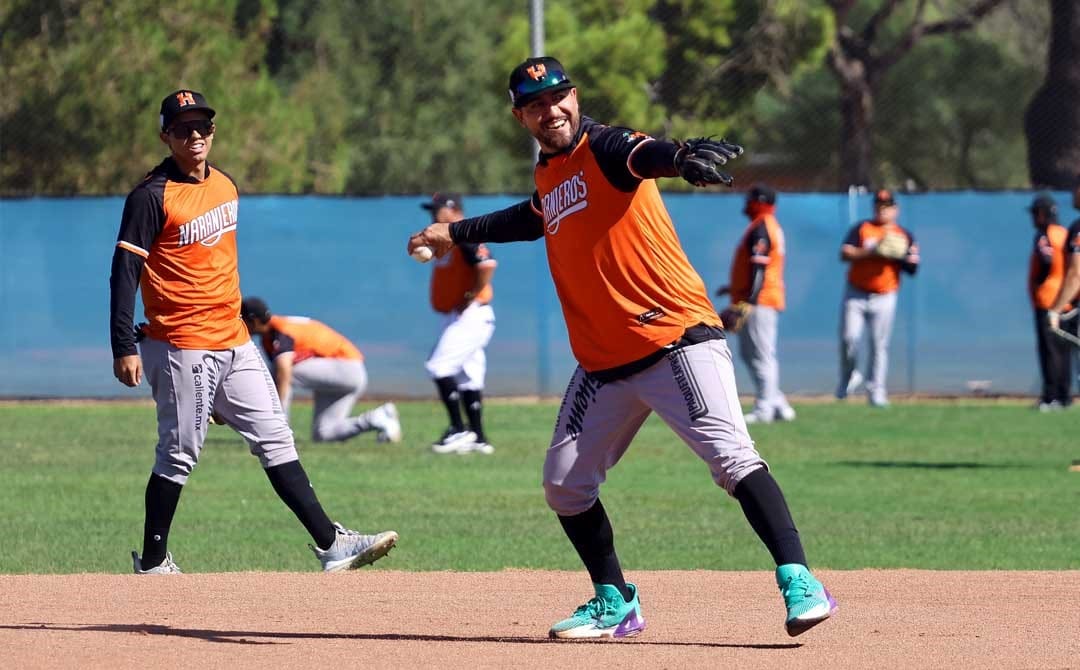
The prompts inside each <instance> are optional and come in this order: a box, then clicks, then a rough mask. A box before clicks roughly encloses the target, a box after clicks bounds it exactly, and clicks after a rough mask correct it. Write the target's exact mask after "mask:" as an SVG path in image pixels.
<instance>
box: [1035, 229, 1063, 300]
mask: <svg viewBox="0 0 1080 670" xmlns="http://www.w3.org/2000/svg"><path fill="white" fill-rule="evenodd" d="M1068 237H1069V233H1068V231H1067V230H1065V227H1064V226H1061V225H1058V224H1056V223H1051V224H1050V225H1048V226H1047V227H1046V229H1045V230H1040V231H1038V232H1037V233H1036V234H1035V248H1034V249H1033V250H1032V252H1031V264H1030V267H1029V269H1028V293H1029V294H1030V295H1031V304H1032V305H1033V306H1034V307H1035V308H1037V309H1049V308H1050V307H1052V306H1053V304H1054V301H1055V300H1057V297H1058V293H1060V292H1061V285H1062V283H1064V281H1065V270H1066V268H1067V267H1068V265H1067V263H1066V261H1067V260H1068V256H1067V254H1066V247H1067V246H1068V243H1069V239H1068ZM1071 308H1072V307H1071V306H1066V307H1065V309H1066V310H1068V309H1071Z"/></svg>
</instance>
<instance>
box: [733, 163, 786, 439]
mask: <svg viewBox="0 0 1080 670" xmlns="http://www.w3.org/2000/svg"><path fill="white" fill-rule="evenodd" d="M743 214H745V215H746V216H747V218H749V219H750V223H749V225H748V226H747V227H746V231H745V232H744V233H743V236H742V237H741V238H740V239H739V245H738V246H737V247H736V248H735V257H734V258H733V259H732V261H731V284H729V285H728V286H724V287H721V288H720V289H719V290H718V291H717V292H716V293H717V295H723V294H725V293H728V294H730V295H731V302H732V303H733V304H736V305H737V304H739V303H745V304H746V305H748V306H749V313H748V314H747V315H746V317H745V321H744V322H743V323H742V324H741V327H740V328H738V336H739V354H740V356H741V358H742V359H743V361H744V362H745V363H746V365H747V367H748V368H749V371H750V377H751V379H753V380H754V391H755V393H754V408H753V409H752V410H751V411H750V412H749V413H748V414H747V415H746V416H745V417H744V418H745V419H746V422H747V423H771V422H772V421H774V420H780V421H791V420H793V419H794V418H795V410H794V409H792V408H791V405H789V404H788V401H787V397H786V396H785V395H784V393H783V391H781V390H780V362H779V360H778V359H777V355H776V340H777V330H778V326H779V322H780V313H781V312H783V311H784V307H785V301H784V257H785V254H786V252H787V249H786V245H785V244H784V231H783V229H782V228H780V222H779V221H777V220H776V191H774V190H772V189H771V188H769V187H768V186H767V185H765V184H755V185H754V186H752V187H750V190H749V191H747V193H746V206H745V207H744V208H743ZM720 317H721V319H723V320H724V326H725V327H726V328H727V327H729V323H732V322H737V321H738V318H737V315H736V314H735V313H734V312H733V311H732V310H731V309H730V308H729V309H727V310H724V312H723V313H722V314H721V315H720Z"/></svg>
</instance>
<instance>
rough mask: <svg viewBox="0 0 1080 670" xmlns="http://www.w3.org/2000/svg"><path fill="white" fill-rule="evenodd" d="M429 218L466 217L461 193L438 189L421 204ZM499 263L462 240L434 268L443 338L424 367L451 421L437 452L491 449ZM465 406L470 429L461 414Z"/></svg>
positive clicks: (483, 248)
mask: <svg viewBox="0 0 1080 670" xmlns="http://www.w3.org/2000/svg"><path fill="white" fill-rule="evenodd" d="M420 207H421V208H423V209H426V210H428V211H429V212H431V220H432V221H435V222H439V223H453V222H454V221H460V220H461V219H463V218H465V213H464V212H465V205H464V202H463V201H462V198H461V194H459V193H436V194H434V195H433V196H431V200H430V201H428V202H425V203H423V204H422V205H420ZM496 265H497V263H496V261H495V258H494V257H493V256H492V255H491V251H489V250H488V248H487V246H485V245H483V244H473V243H469V242H463V243H460V244H457V245H455V246H454V248H453V249H451V251H450V253H448V254H445V255H443V256H441V257H440V258H439V259H437V260H436V261H435V262H434V263H433V264H432V268H431V307H432V309H434V310H435V311H436V312H438V313H439V314H441V315H442V328H441V330H440V332H439V339H438V341H436V343H435V347H434V348H433V349H432V350H431V355H430V356H428V359H427V362H426V363H424V367H425V368H427V372H428V374H429V375H431V378H432V380H434V382H435V388H436V389H438V391H439V399H440V400H442V402H443V405H444V406H445V407H446V414H447V416H448V417H449V419H450V426H449V427H448V428H447V429H446V432H444V433H443V434H442V437H440V438H439V439H438V440H436V441H435V443H434V444H432V445H431V449H432V451H434V452H435V453H437V454H467V453H478V454H492V453H494V452H495V447H493V446H492V445H491V443H490V442H488V438H487V434H486V433H485V431H484V417H483V411H484V398H483V391H484V376H485V375H486V374H487V356H486V354H485V353H484V347H486V346H487V345H488V342H490V341H491V336H492V335H493V334H494V333H495V310H494V309H492V307H491V300H492V298H493V297H494V291H493V289H492V286H491V279H492V277H493V276H494V275H495V267H496ZM463 408H464V410H465V417H466V419H467V420H468V428H466V426H465V422H463V421H462V419H461V410H462V409H463Z"/></svg>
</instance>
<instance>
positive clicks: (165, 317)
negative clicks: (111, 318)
mask: <svg viewBox="0 0 1080 670" xmlns="http://www.w3.org/2000/svg"><path fill="white" fill-rule="evenodd" d="M206 173H207V176H206V179H205V180H203V181H201V182H199V181H196V180H195V179H192V178H191V177H188V176H186V175H183V174H181V173H180V172H179V171H178V170H177V169H176V166H175V164H174V163H173V161H172V159H171V158H170V159H165V161H163V162H162V163H161V164H160V165H158V166H157V167H156V168H154V169H153V170H152V171H151V172H150V174H149V175H147V177H146V179H145V180H144V181H143V183H142V184H140V185H139V186H137V187H135V189H134V190H133V191H132V192H131V194H130V195H129V196H128V199H127V202H126V203H125V204H124V215H123V219H122V221H121V224H120V235H119V239H118V240H117V243H116V244H117V246H118V247H120V248H121V249H124V250H126V251H129V252H131V253H133V254H136V255H138V256H141V257H142V258H144V259H145V261H146V263H145V265H144V267H143V269H142V275H141V277H140V280H139V284H140V288H141V289H142V297H143V306H144V308H145V314H146V320H147V321H148V322H149V323H148V325H147V327H146V329H145V331H146V334H147V335H149V336H150V337H152V338H154V339H157V340H163V341H166V342H168V343H170V344H172V345H173V346H175V347H177V348H180V349H209V350H222V349H229V348H232V347H235V346H238V345H240V344H243V343H244V342H247V341H248V340H249V339H250V336H249V335H248V332H247V328H246V327H245V326H244V323H243V321H241V320H240V299H241V298H240V275H239V272H238V271H237V251H236V225H237V209H238V202H239V196H238V194H237V190H236V184H234V183H233V181H232V179H231V178H230V177H229V176H227V175H226V174H225V173H224V172H221V171H220V170H218V169H217V168H213V167H210V166H209V165H208V166H207V168H206Z"/></svg>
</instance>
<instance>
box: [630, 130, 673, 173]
mask: <svg viewBox="0 0 1080 670" xmlns="http://www.w3.org/2000/svg"><path fill="white" fill-rule="evenodd" d="M678 150H679V146H678V145H677V144H675V143H674V142H667V141H664V140H653V141H651V142H646V143H645V144H642V145H641V147H640V148H638V150H637V151H636V152H634V155H633V156H631V158H630V166H631V167H632V168H634V172H636V173H638V174H639V175H641V176H642V177H645V178H646V179H657V178H659V177H678V176H679V171H678V170H677V169H675V153H676V152H678Z"/></svg>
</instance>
